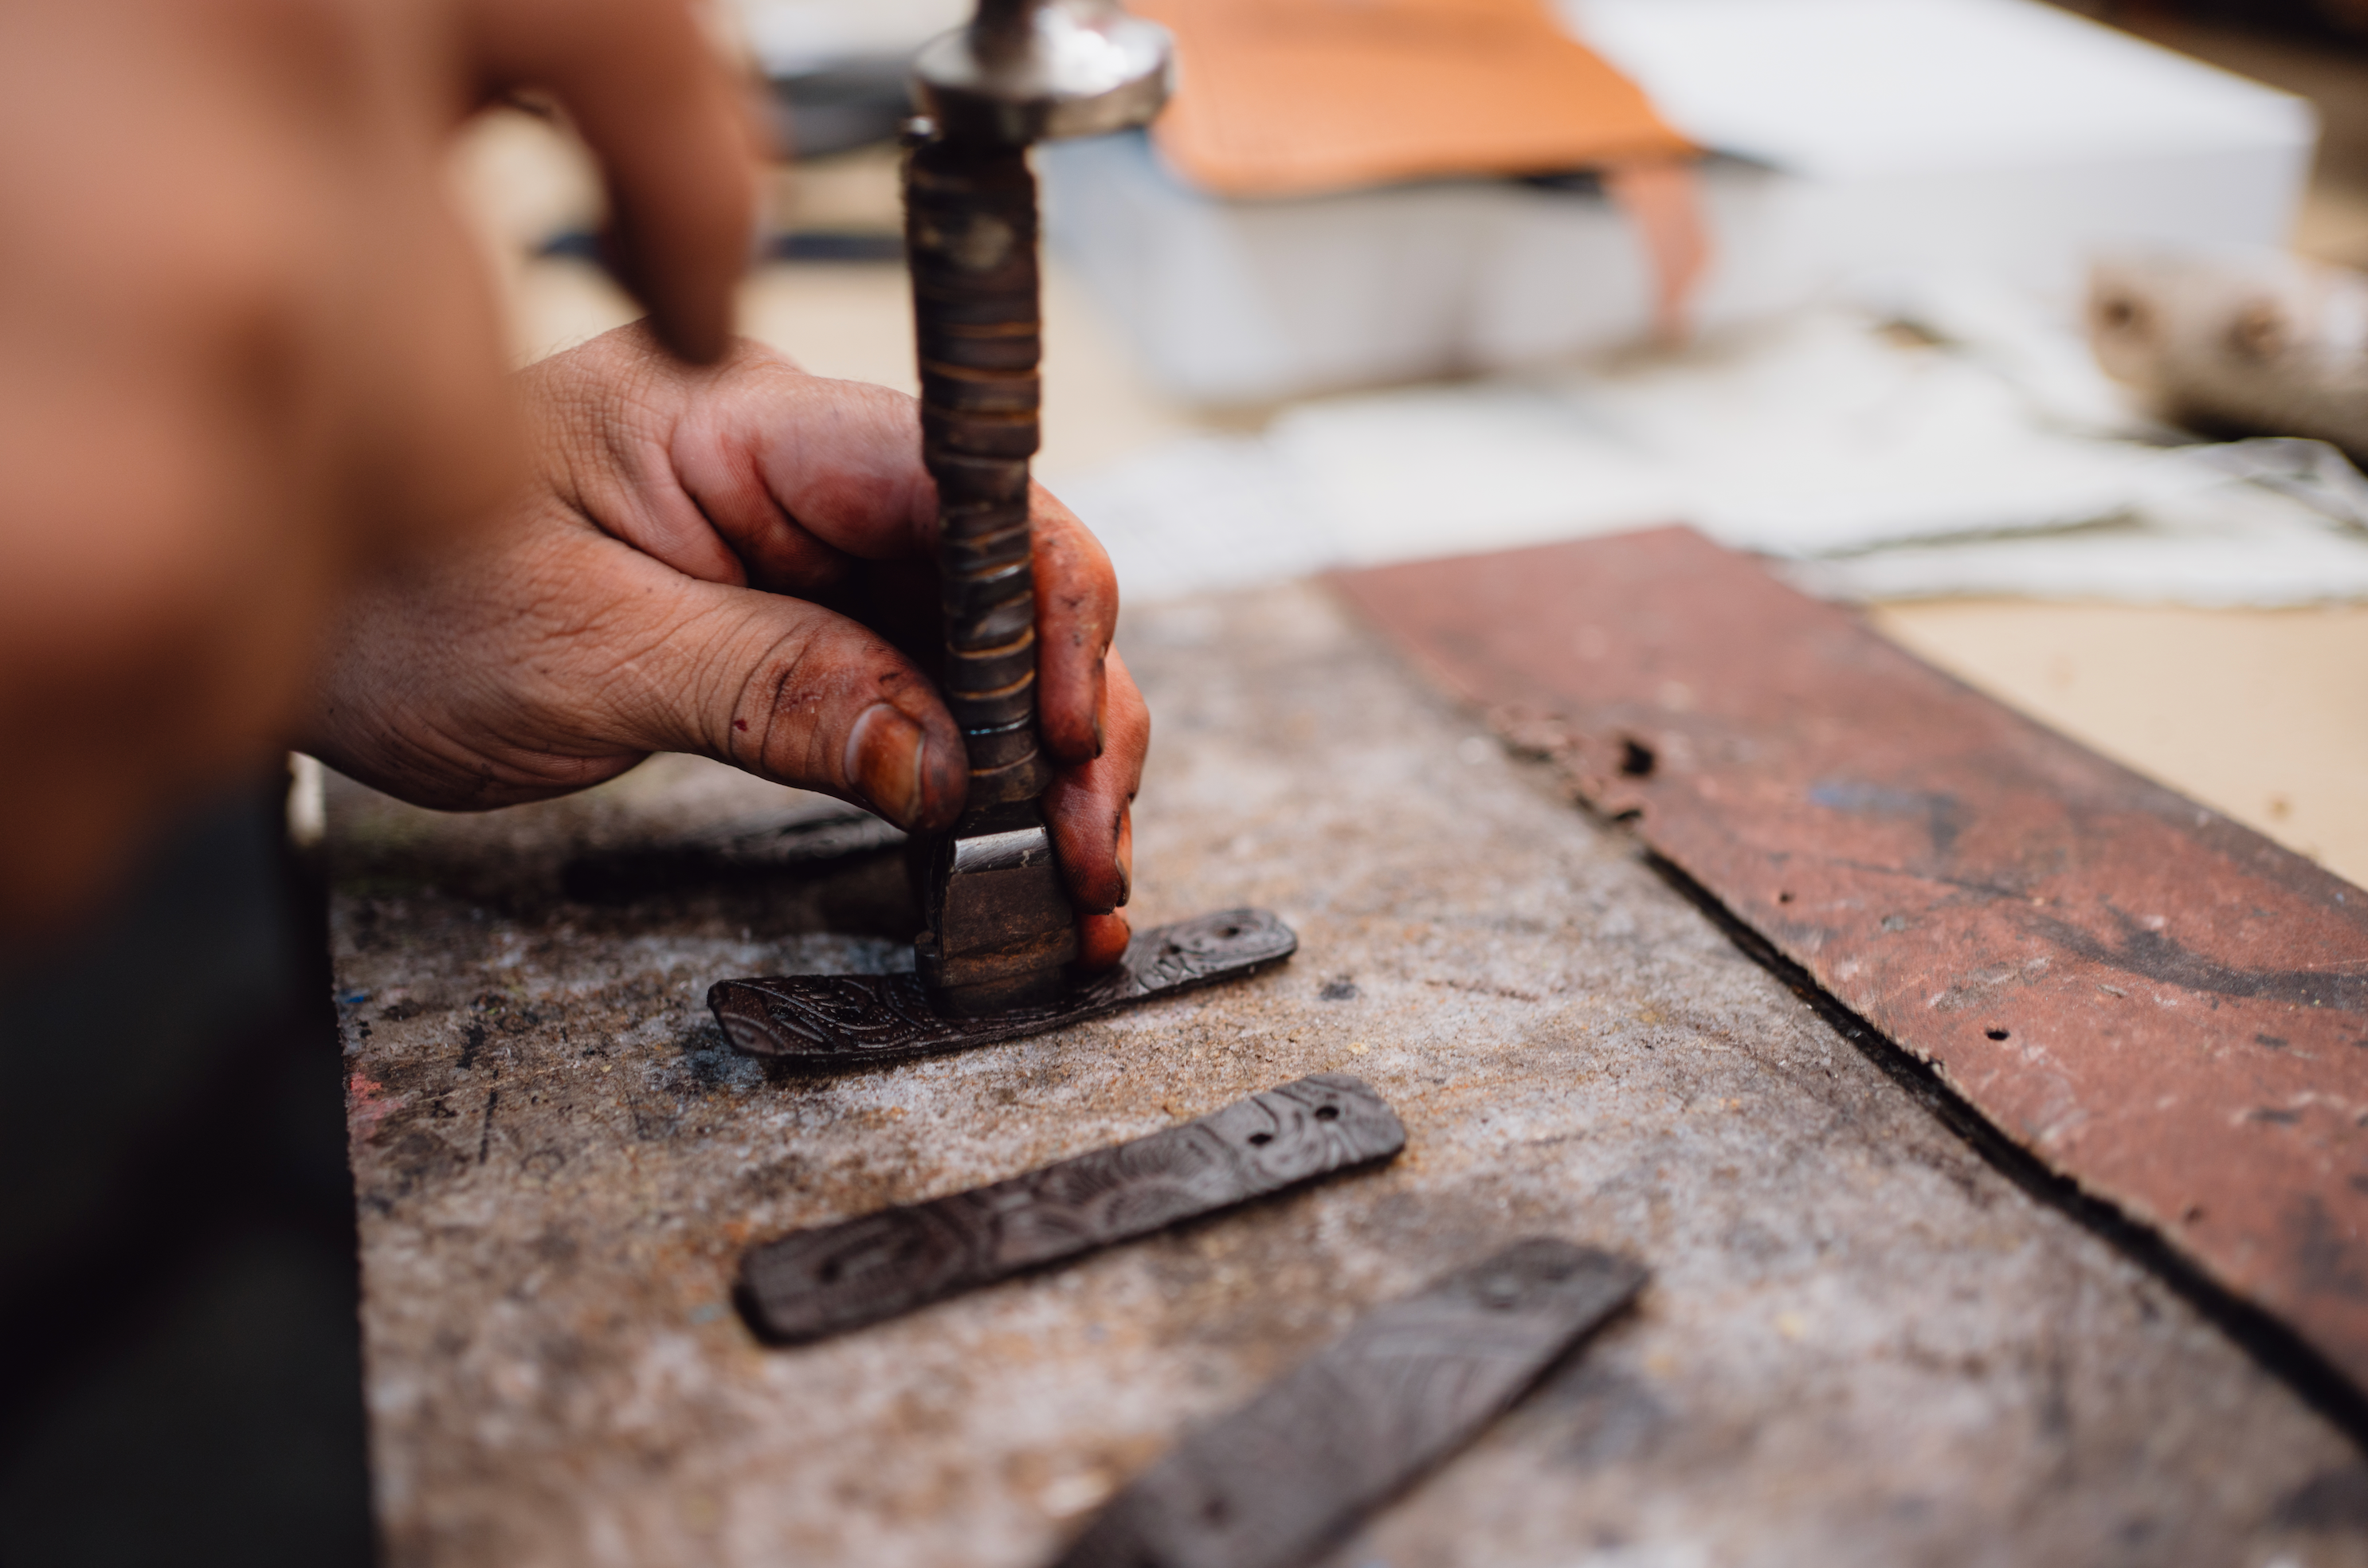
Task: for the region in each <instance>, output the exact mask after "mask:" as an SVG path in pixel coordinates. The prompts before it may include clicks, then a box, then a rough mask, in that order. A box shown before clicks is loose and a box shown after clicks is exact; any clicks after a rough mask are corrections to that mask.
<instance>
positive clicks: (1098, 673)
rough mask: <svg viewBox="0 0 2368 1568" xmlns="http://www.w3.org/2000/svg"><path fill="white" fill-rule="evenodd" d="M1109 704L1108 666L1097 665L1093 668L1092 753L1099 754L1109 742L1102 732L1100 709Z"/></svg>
mask: <svg viewBox="0 0 2368 1568" xmlns="http://www.w3.org/2000/svg"><path fill="white" fill-rule="evenodd" d="M1109 706H1110V666H1108V665H1096V666H1095V668H1094V755H1095V756H1101V754H1102V752H1103V749H1104V748H1105V747H1107V746H1108V745H1109V744H1110V741H1109V738H1108V737H1107V736H1105V735H1104V734H1103V733H1102V710H1103V709H1105V708H1108V707H1109Z"/></svg>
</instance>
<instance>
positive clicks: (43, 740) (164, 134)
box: [0, 0, 755, 937]
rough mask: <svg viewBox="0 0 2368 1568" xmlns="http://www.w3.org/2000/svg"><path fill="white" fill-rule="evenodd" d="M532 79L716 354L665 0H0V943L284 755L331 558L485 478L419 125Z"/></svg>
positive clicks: (353, 557)
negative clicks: (152, 829) (169, 820)
mask: <svg viewBox="0 0 2368 1568" xmlns="http://www.w3.org/2000/svg"><path fill="white" fill-rule="evenodd" d="M525 86H531V87H535V88H538V89H541V90H542V91H545V92H547V93H549V94H551V95H552V96H553V97H555V98H556V99H557V100H558V101H559V102H560V103H561V104H562V105H563V106H564V108H566V109H567V110H568V111H569V113H570V114H571V115H572V116H573V118H574V119H575V123H576V124H577V126H578V127H579V128H580V129H581V130H582V131H583V133H584V135H585V137H586V140H587V141H588V142H590V143H591V145H592V146H593V147H594V149H595V150H596V151H597V152H598V153H599V154H600V156H601V157H602V159H603V161H604V164H605V165H606V169H607V173H608V178H609V188H610V192H611V196H612V199H613V201H612V205H613V207H614V209H615V210H616V212H617V214H618V219H617V229H618V236H617V237H618V241H619V251H620V260H621V267H620V270H621V271H622V272H623V274H624V275H625V276H626V277H627V278H629V279H630V280H632V282H633V283H634V285H635V287H636V288H637V289H639V290H640V291H641V292H642V294H643V298H644V299H645V300H646V301H648V303H649V304H650V306H651V308H652V310H653V312H654V315H655V321H656V322H657V323H658V324H659V330H660V332H661V333H662V334H663V335H664V336H665V339H666V341H667V342H668V343H669V344H671V345H672V346H673V347H676V348H677V350H679V351H681V352H683V353H685V354H688V355H690V356H692V357H695V358H712V357H713V356H714V355H716V354H717V353H719V352H721V351H722V349H723V346H724V344H725V342H726V340H727V338H728V335H729V332H730V311H731V298H730V285H731V283H732V281H733V279H734V278H735V277H736V276H737V274H738V273H739V271H740V270H741V267H742V266H743V264H744V262H745V259H746V244H747V233H748V229H749V224H750V214H751V210H752V205H753V195H752V193H753V189H754V180H755V169H754V161H753V156H752V149H753V145H754V141H753V136H752V134H751V132H750V131H749V130H748V129H747V127H746V116H745V109H744V107H743V104H742V101H741V97H740V88H739V86H738V85H737V84H736V83H735V81H734V79H733V77H732V76H731V74H730V73H729V72H727V70H726V69H725V68H724V66H723V63H722V62H721V61H720V59H719V58H718V57H717V56H716V54H715V53H714V51H712V49H711V48H710V47H709V45H708V43H707V41H706V40H705V39H704V38H703V37H702V36H701V35H700V31H699V28H698V26H697V24H696V20H695V18H694V17H692V15H691V14H690V12H689V8H688V7H687V6H686V5H685V4H684V0H75V3H74V4H72V5H40V4H20V5H9V6H0V211H5V212H6V213H7V214H8V219H7V222H6V224H5V225H0V474H6V476H7V482H8V483H7V491H6V496H5V498H0V733H6V734H7V735H8V737H9V743H10V755H9V762H8V767H6V769H5V770H0V937H10V936H15V935H17V934H21V933H30V932H33V931H36V930H44V929H55V928H56V927H57V926H58V924H59V921H60V917H61V915H65V914H70V913H71V912H72V911H73V910H74V908H75V907H76V906H78V905H83V904H86V903H88V902H89V900H90V899H91V898H92V897H93V896H94V895H95V894H96V893H97V892H99V891H102V890H103V888H104V886H105V884H106V882H107V881H108V873H109V872H110V871H111V870H112V869H114V868H115V867H116V866H120V864H121V863H122V862H123V861H124V860H125V859H126V858H128V856H129V855H130V853H131V851H132V850H134V849H135V848H136V847H137V846H138V844H139V841H140V838H141V836H142V835H141V830H142V828H143V827H145V826H147V825H148V824H151V823H153V822H154V821H155V820H157V819H158V818H160V817H161V816H163V815H165V813H167V812H171V811H173V810H175V809H177V808H179V807H181V806H183V805H185V804H186V803H188V801H191V800H193V799H199V798H202V797H203V796H204V795H205V794H206V793H207V792H209V791H211V790H215V789H219V788H221V787H222V786H223V785H224V784H226V783H229V782H230V781H232V780H233V779H238V778H246V777H252V775H253V773H254V772H255V770H256V768H257V767H258V766H259V765H262V764H264V763H267V762H268V761H269V760H270V759H271V758H272V756H274V754H275V753H276V752H277V751H278V750H279V748H281V747H282V746H284V745H285V744H286V736H285V731H286V727H287V725H288V722H289V720H290V714H291V711H292V709H293V707H294V704H295V701H296V699H297V696H298V694H299V692H300V691H301V689H302V681H303V678H304V672H305V669H306V667H307V665H309V663H310V661H311V656H312V653H313V648H314V646H315V644H316V642H317V640H318V638H319V636H320V634H321V632H322V631H323V628H324V623H325V621H326V619H327V617H328V614H329V612H330V609H331V608H332V607H333V606H334V605H335V604H336V600H337V598H338V597H339V595H340V594H341V593H342V591H343V590H344V588H345V586H346V585H347V582H349V581H350V580H351V579H352V578H354V577H355V576H357V575H359V574H363V573H366V572H368V571H370V570H371V569H372V568H373V567H374V566H375V565H376V564H377V563H378V562H381V561H384V560H386V559H388V558H390V557H391V556H393V555H394V554H397V553H399V552H400V551H402V550H404V549H406V548H418V547H423V545H424V546H425V547H428V548H432V547H433V546H434V543H435V540H436V539H437V537H438V535H440V534H443V533H447V532H450V531H451V530H452V529H454V528H457V527H460V526H463V525H466V524H467V523H469V522H471V521H472V520H473V519H474V518H475V517H477V516H479V515H480V514H482V513H484V511H486V510H487V509H489V508H490V507H491V506H494V505H496V504H498V502H499V501H500V500H501V499H502V498H503V497H505V496H507V494H510V493H511V492H512V490H513V488H514V486H515V484H516V483H517V482H518V474H519V472H520V469H521V462H520V455H519V453H518V445H517V430H516V425H515V419H514V416H513V415H512V412H511V409H510V406H509V391H508V386H507V365H506V360H507V354H506V350H505V347H504V344H503V341H502V334H501V331H500V326H499V323H498V321H497V319H496V315H495V307H494V302H493V297H492V293H491V290H490V288H489V286H488V284H487V281H486V279H485V278H484V276H483V268H482V267H481V265H480V261H479V256H478V254H477V251H476V249H475V246H474V244H473V243H472V240H471V238H470V236H469V234H468V233H467V232H466V230H465V229H464V227H463V225H462V223H461V220H460V218H459V216H458V214H457V212H456V211H455V210H454V209H453V206H452V204H451V200H450V187H449V184H448V170H447V168H446V156H447V150H448V146H449V143H450V136H451V133H452V131H454V130H455V128H456V127H457V126H458V124H459V123H460V121H461V119H463V118H464V117H465V116H466V115H468V114H469V113H470V112H472V110H473V109H474V108H476V107H477V106H478V105H480V104H482V103H484V102H485V101H486V100H487V99H488V98H489V97H491V96H493V95H495V94H496V93H498V92H501V91H504V90H507V89H509V88H512V87H525Z"/></svg>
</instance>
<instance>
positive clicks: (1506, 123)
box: [1132, 0, 1697, 197]
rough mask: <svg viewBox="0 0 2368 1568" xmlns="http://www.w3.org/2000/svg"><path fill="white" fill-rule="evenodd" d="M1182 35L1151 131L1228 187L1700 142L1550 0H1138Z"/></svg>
mask: <svg viewBox="0 0 2368 1568" xmlns="http://www.w3.org/2000/svg"><path fill="white" fill-rule="evenodd" d="M1132 8H1133V10H1135V11H1137V12H1138V13H1140V14H1141V15H1143V16H1145V17H1151V18H1152V19H1153V20H1155V21H1158V22H1162V23H1164V24H1166V25H1167V27H1168V28H1170V29H1171V30H1172V31H1173V32H1174V33H1175V35H1176V49H1177V67H1178V90H1177V94H1176V97H1175V98H1174V100H1173V101H1172V102H1171V103H1169V105H1168V106H1167V111H1166V112H1165V113H1164V114H1162V115H1161V116H1160V118H1159V119H1158V121H1157V122H1156V126H1155V128H1154V131H1153V136H1154V137H1155V139H1156V142H1157V144H1158V147H1159V150H1160V152H1161V153H1162V154H1163V155H1164V156H1165V157H1166V158H1167V161H1168V163H1169V164H1170V165H1172V166H1173V167H1174V168H1175V169H1176V171H1177V172H1178V174H1180V175H1182V176H1184V177H1185V178H1187V179H1189V180H1190V181H1191V182H1192V183H1193V184H1195V185H1197V186H1199V187H1201V188H1202V189H1204V190H1208V191H1212V192H1214V193H1215V194H1217V195H1220V196H1229V197H1277V196H1304V195H1312V194H1315V193H1318V192H1323V191H1333V190H1344V189H1350V188H1353V187H1359V186H1368V185H1376V184H1383V183H1387V182H1391V181H1396V180H1406V179H1420V178H1427V177H1435V176H1453V175H1475V174H1489V175H1502V174H1535V173H1546V172H1554V171H1561V170H1567V169H1575V168H1592V167H1604V166H1609V165H1623V164H1635V163H1640V162H1666V161H1668V160H1672V159H1683V158H1690V157H1692V156H1693V155H1694V154H1695V153H1696V152H1697V149H1696V148H1695V147H1694V146H1693V145H1692V144H1691V142H1688V141H1687V140H1686V139H1685V138H1684V137H1682V136H1680V135H1679V134H1678V133H1677V132H1676V131H1673V130H1672V129H1670V127H1669V126H1668V123H1667V122H1666V121H1664V120H1663V119H1661V117H1660V116H1659V115H1658V114H1656V113H1655V112H1654V109H1653V106H1652V104H1651V102H1650V101H1648V100H1647V99H1646V97H1645V93H1644V90H1643V89H1642V88H1640V87H1638V86H1637V85H1636V84H1635V83H1634V82H1632V81H1630V80H1629V79H1628V78H1627V77H1625V76H1623V75H1622V74H1620V73H1619V72H1617V71H1615V70H1613V69H1612V68H1611V65H1609V64H1608V63H1606V62H1604V60H1603V59H1602V58H1601V57H1600V56H1599V55H1598V54H1596V53H1595V51H1592V50H1590V49H1588V48H1587V47H1586V46H1585V45H1584V44H1581V43H1579V42H1577V40H1574V39H1572V38H1570V37H1569V36H1568V35H1567V34H1565V32H1563V30H1562V29H1561V28H1558V27H1557V26H1555V25H1554V19H1553V17H1550V16H1549V15H1548V14H1547V12H1546V10H1545V8H1544V6H1543V5H1542V4H1541V3H1540V0H1133V5H1132Z"/></svg>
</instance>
